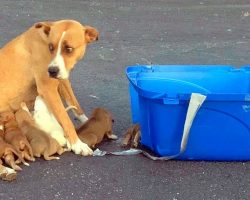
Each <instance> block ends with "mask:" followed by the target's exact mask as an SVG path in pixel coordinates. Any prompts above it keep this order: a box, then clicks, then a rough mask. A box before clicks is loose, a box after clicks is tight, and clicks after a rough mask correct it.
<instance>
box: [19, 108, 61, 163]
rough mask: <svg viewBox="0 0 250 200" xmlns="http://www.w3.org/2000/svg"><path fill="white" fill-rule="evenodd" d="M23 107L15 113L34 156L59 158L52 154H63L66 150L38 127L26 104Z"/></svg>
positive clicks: (46, 158)
mask: <svg viewBox="0 0 250 200" xmlns="http://www.w3.org/2000/svg"><path fill="white" fill-rule="evenodd" d="M21 107H22V108H21V109H20V110H18V111H17V112H16V114H15V116H16V120H17V123H18V125H19V127H20V129H21V130H22V132H23V133H24V134H25V136H26V137H27V139H28V141H29V142H30V145H31V148H32V150H33V153H34V156H35V157H41V156H43V157H44V159H45V160H54V159H59V157H55V156H52V155H54V154H55V153H58V154H59V155H61V154H62V153H63V152H64V150H63V148H62V147H61V146H60V145H59V143H58V142H57V141H56V140H55V139H54V138H52V137H51V136H49V135H48V134H46V133H45V132H43V131H42V130H40V129H38V128H37V127H36V125H35V121H34V120H33V118H32V117H31V114H30V113H29V111H28V110H27V107H26V105H25V104H22V105H21Z"/></svg>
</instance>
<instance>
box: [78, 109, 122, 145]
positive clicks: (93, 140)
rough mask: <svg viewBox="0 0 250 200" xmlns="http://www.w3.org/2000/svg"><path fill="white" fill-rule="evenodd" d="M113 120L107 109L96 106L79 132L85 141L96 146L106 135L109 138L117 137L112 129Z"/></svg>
mask: <svg viewBox="0 0 250 200" xmlns="http://www.w3.org/2000/svg"><path fill="white" fill-rule="evenodd" d="M113 122H114V120H113V119H112V116H111V114H110V113H109V112H108V111H107V110H105V109H103V108H96V109H94V110H93V112H92V114H91V117H90V118H89V120H88V121H87V122H86V123H85V124H84V125H82V126H81V127H80V128H78V130H77V133H78V135H79V138H80V139H81V140H82V141H83V142H85V143H86V144H88V145H89V146H90V147H92V148H94V147H95V146H96V144H99V143H100V142H101V141H102V140H103V138H104V136H107V137H108V138H109V139H117V136H116V135H114V134H113V131H112V127H113Z"/></svg>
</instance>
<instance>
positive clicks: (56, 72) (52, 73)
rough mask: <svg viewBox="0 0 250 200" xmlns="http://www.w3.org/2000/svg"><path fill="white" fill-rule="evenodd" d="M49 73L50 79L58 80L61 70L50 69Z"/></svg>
mask: <svg viewBox="0 0 250 200" xmlns="http://www.w3.org/2000/svg"><path fill="white" fill-rule="evenodd" d="M48 72H49V75H50V77H52V78H56V77H57V75H58V73H59V68H58V67H56V66H52V67H49V69H48Z"/></svg>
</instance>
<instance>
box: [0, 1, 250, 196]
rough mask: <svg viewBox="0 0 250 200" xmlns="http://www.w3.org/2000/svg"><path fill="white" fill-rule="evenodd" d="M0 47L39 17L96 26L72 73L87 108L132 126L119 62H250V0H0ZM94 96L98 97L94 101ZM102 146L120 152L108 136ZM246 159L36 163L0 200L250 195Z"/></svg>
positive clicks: (68, 156)
mask: <svg viewBox="0 0 250 200" xmlns="http://www.w3.org/2000/svg"><path fill="white" fill-rule="evenodd" d="M0 8H1V12H0V22H1V23H0V32H1V40H0V45H3V44H4V43H6V42H7V41H9V40H10V39H11V38H13V37H15V36H16V35H18V34H20V33H21V32H23V31H25V30H26V29H27V28H28V27H29V26H31V25H32V24H34V23H35V22H37V21H43V20H57V19H65V18H70V19H76V20H79V21H81V22H82V23H84V24H89V25H92V26H95V27H97V28H98V29H99V31H100V40H99V41H98V42H97V43H95V44H92V45H90V46H89V48H88V50H87V53H86V55H85V58H84V60H83V61H81V62H79V63H78V64H77V66H76V68H75V70H74V71H73V73H72V76H71V80H72V84H73V87H74V90H75V93H76V94H77V97H78V99H79V101H80V103H81V105H82V106H83V107H84V108H85V109H86V111H87V113H88V114H89V113H90V112H91V110H92V109H93V108H94V107H97V106H102V107H106V108H108V109H109V110H110V111H112V112H113V115H114V116H115V119H116V122H115V127H114V130H115V132H116V133H117V134H118V135H119V136H122V134H123V132H124V131H125V129H126V128H127V127H128V126H129V125H130V108H129V95H128V90H127V80H126V77H125V73H124V70H125V67H126V66H127V65H134V64H149V63H153V64H232V65H237V66H240V65H247V64H249V63H250V56H249V53H250V52H249V49H250V48H249V44H250V34H249V31H250V26H249V25H250V16H249V15H250V2H249V1H248V0H218V1H213V0H210V1H207V0H199V1H196V0H185V1H183V0H140V1H139V0H138V1H136V0H127V1H123V0H106V1H102V0H93V1H82V0H73V1H69V0H61V1H56V0H51V1H47V0H45V1H39V0H33V1H28V0H1V1H0ZM92 95H94V96H96V97H97V98H93V97H92ZM100 148H101V149H103V150H119V149H120V147H119V141H118V142H108V141H107V142H105V143H104V144H103V145H102V146H101V147H100ZM249 187H250V163H248V162H190V161H188V162H185V161H168V162H154V161H151V160H149V159H147V158H145V157H143V156H141V155H137V156H130V157H112V156H106V157H98V158H97V157H87V158H85V157H80V156H76V155H74V154H73V153H65V154H64V155H63V156H61V159H60V160H59V161H51V162H46V161H43V160H37V161H36V162H35V163H32V165H31V166H30V167H24V170H23V171H22V172H21V173H19V174H18V177H17V180H16V181H15V182H12V183H6V182H2V181H1V182H0V199H18V200H21V199H39V200H40V199H47V200H50V199H55V200H57V199H88V200H90V199H98V200H100V199H103V200H104V199H126V200H128V199H132V200H134V199H138V200H139V199H143V200H147V199H149V200H151V199H173V200H174V199H185V200H186V199H192V200H196V199H223V200H224V199H237V200H238V199H250V191H249Z"/></svg>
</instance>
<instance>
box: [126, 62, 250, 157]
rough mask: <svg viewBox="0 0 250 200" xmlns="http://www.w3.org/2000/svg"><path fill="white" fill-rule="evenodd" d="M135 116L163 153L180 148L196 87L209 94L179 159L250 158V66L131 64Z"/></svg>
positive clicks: (150, 143) (145, 140)
mask: <svg viewBox="0 0 250 200" xmlns="http://www.w3.org/2000/svg"><path fill="white" fill-rule="evenodd" d="M127 77H128V79H129V81H130V85H129V88H130V96H131V110H132V119H133V122H134V123H137V122H139V123H140V125H141V131H142V137H141V143H142V144H143V145H144V146H146V147H148V148H150V149H151V150H153V151H154V152H155V153H157V154H158V155H160V156H171V155H176V154H178V153H179V151H180V144H181V140H182V135H183V127H184V123H185V119H186V113H187V109H188V104H189V100H190V96H191V93H200V94H203V95H206V96H207V98H206V100H205V102H204V104H203V105H202V106H201V108H200V110H199V111H198V113H197V115H196V117H195V118H194V121H193V124H192V127H191V129H190V134H189V139H188V143H187V148H186V150H185V152H184V153H183V154H181V155H180V156H178V157H177V159H188V160H250V67H241V68H235V67H233V66H218V65H208V66H207V65H206V66H204V65H201V66H193V65H192V66H190V65H185V66H184V65H164V66H130V67H128V68H127Z"/></svg>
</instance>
